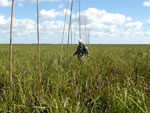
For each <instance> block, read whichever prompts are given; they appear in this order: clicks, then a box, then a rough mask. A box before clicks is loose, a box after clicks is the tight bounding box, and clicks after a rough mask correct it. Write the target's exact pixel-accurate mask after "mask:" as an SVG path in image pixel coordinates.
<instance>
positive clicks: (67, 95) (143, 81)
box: [0, 45, 150, 113]
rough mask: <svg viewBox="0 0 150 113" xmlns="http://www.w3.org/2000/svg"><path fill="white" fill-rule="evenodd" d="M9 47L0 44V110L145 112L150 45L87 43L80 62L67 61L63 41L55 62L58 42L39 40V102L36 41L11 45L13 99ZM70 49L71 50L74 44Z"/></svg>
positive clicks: (149, 88) (148, 94) (149, 89)
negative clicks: (10, 81)
mask: <svg viewBox="0 0 150 113" xmlns="http://www.w3.org/2000/svg"><path fill="white" fill-rule="evenodd" d="M8 49H9V46H8V45H0V56H1V58H0V112H15V113H18V112H50V113H57V112H58V113H67V112H69V113H90V112H92V113H93V112H94V113H103V112H106V113H127V112H130V113H135V112H136V113H142V112H145V113H149V112H150V104H149V103H150V82H149V80H150V62H149V59H150V50H149V46H96V45H91V46H90V57H88V58H87V59H85V60H84V61H83V62H80V61H78V59H77V58H76V57H70V59H69V60H67V46H64V53H65V54H64V56H63V57H62V62H61V64H60V63H59V55H60V53H59V52H60V46H59V45H41V61H42V62H41V73H42V78H41V79H42V83H41V87H42V92H43V96H42V99H41V101H40V98H39V96H40V94H39V93H38V92H39V90H40V89H39V81H37V75H38V71H37V70H38V65H37V58H38V56H37V53H36V45H28V46H26V45H14V49H13V53H14V55H13V59H14V60H13V73H14V76H13V80H14V83H13V87H12V91H13V100H12V103H9V95H8V91H9V72H8V71H7V70H8V69H7V68H8V63H9V62H8V57H9V56H8V53H9V51H8ZM71 49H72V53H73V52H74V51H75V50H76V46H73V48H71ZM70 55H72V54H70ZM135 61H136V68H137V69H138V71H137V72H136V70H135ZM136 76H137V78H136ZM135 82H136V85H135Z"/></svg>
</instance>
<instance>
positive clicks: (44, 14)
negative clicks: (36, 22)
mask: <svg viewBox="0 0 150 113" xmlns="http://www.w3.org/2000/svg"><path fill="white" fill-rule="evenodd" d="M62 16H64V13H63V12H58V11H56V10H55V9H51V10H48V11H46V10H44V9H43V10H41V11H40V18H41V19H44V20H48V19H55V18H56V17H62Z"/></svg>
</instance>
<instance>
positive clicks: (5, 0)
mask: <svg viewBox="0 0 150 113" xmlns="http://www.w3.org/2000/svg"><path fill="white" fill-rule="evenodd" d="M0 6H1V7H9V6H11V1H9V0H0Z"/></svg>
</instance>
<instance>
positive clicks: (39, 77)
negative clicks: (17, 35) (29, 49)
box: [37, 0, 42, 98]
mask: <svg viewBox="0 0 150 113" xmlns="http://www.w3.org/2000/svg"><path fill="white" fill-rule="evenodd" d="M37 40H38V68H39V73H38V81H39V85H40V86H39V88H40V89H39V91H40V98H41V91H42V89H41V85H42V84H41V83H42V81H41V67H40V35H39V0H37Z"/></svg>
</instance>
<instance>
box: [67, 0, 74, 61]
mask: <svg viewBox="0 0 150 113" xmlns="http://www.w3.org/2000/svg"><path fill="white" fill-rule="evenodd" d="M72 9H73V0H72V2H71V12H70V21H69V29H68V44H67V49H68V52H67V53H68V55H67V56H68V59H69V38H70V29H71V24H72Z"/></svg>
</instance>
